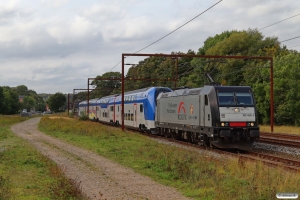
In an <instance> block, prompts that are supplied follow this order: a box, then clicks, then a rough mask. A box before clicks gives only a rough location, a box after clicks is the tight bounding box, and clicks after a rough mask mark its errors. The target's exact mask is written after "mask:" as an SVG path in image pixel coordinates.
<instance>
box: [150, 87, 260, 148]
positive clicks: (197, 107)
mask: <svg viewBox="0 0 300 200" xmlns="http://www.w3.org/2000/svg"><path fill="white" fill-rule="evenodd" d="M155 126H156V132H157V133H158V134H161V135H163V136H166V137H173V138H174V139H180V138H181V139H184V140H187V141H189V142H192V143H197V144H200V145H204V146H211V147H212V146H215V147H218V148H237V149H249V148H251V147H252V145H253V143H254V142H255V141H256V140H258V139H259V126H258V120H257V111H256V106H255V101H254V96H253V92H252V90H251V88H250V87H248V86H204V87H202V88H194V89H180V90H175V91H172V92H167V93H161V94H160V95H158V98H157V108H156V118H155Z"/></svg>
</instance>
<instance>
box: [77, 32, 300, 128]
mask: <svg viewBox="0 0 300 200" xmlns="http://www.w3.org/2000/svg"><path fill="white" fill-rule="evenodd" d="M171 54H174V55H175V54H176V55H178V54H183V53H182V52H172V53H171ZM185 54H191V55H224V56H228V55H230V56H270V57H273V62H274V65H273V69H274V115H275V123H276V124H277V125H296V126H298V125H300V115H298V112H299V111H300V93H299V86H298V85H299V80H300V54H299V52H297V51H295V50H289V49H287V48H286V46H284V45H283V46H282V45H281V44H280V42H279V41H278V38H277V37H264V36H263V35H262V33H261V32H259V31H258V30H257V29H249V30H242V31H237V30H233V31H225V32H222V33H221V34H217V35H215V36H214V37H209V38H207V39H206V41H205V42H204V45H203V46H202V47H200V48H199V49H198V51H197V52H194V51H193V50H188V52H186V53H185ZM269 66H270V63H269V61H266V60H258V59H257V60H255V59H207V58H186V57H181V58H178V60H177V59H172V58H170V57H149V58H146V59H144V60H142V61H140V62H139V63H137V64H135V65H133V66H131V67H130V68H129V70H128V72H127V74H126V77H125V78H126V81H125V91H130V90H134V89H139V88H144V87H150V86H167V87H170V88H173V89H174V88H175V87H180V86H182V87H189V88H196V87H203V86H204V85H208V84H210V80H209V79H208V78H207V76H206V74H209V75H210V76H211V77H212V78H213V79H214V81H215V82H217V83H220V84H221V85H228V86H236V85H247V86H251V87H252V89H253V92H254V96H255V99H256V105H257V108H258V115H259V121H260V123H263V124H268V123H270V67H269ZM120 77H121V73H119V72H107V73H104V74H102V75H101V76H100V75H98V76H97V78H98V79H96V80H94V81H93V82H92V85H94V86H95V89H94V90H93V91H92V92H91V94H90V98H99V97H102V96H107V95H110V94H120V93H121V83H120V81H119V80H108V79H110V78H120ZM105 79H107V80H105ZM136 79H144V80H136ZM155 79H159V80H155ZM77 98H79V99H81V100H84V99H86V92H81V93H79V94H77Z"/></svg>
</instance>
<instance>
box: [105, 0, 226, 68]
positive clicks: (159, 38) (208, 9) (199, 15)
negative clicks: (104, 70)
mask: <svg viewBox="0 0 300 200" xmlns="http://www.w3.org/2000/svg"><path fill="white" fill-rule="evenodd" d="M221 1H223V0H220V1H218V2H217V3H215V4H213V5H212V6H210V7H209V8H207V9H206V10H204V11H203V12H201V13H200V14H198V15H196V16H195V17H193V18H192V19H190V20H189V21H187V22H186V23H184V24H183V25H181V26H179V27H178V28H176V29H174V30H173V31H171V32H169V33H168V34H166V35H164V36H163V37H161V38H159V39H158V40H156V41H154V42H152V43H151V44H149V45H147V46H145V47H143V48H142V49H140V50H138V51H136V52H134V53H133V54H136V53H138V52H141V51H143V50H145V49H146V48H148V47H150V46H152V45H153V44H155V43H157V42H159V41H161V40H162V39H164V38H166V37H168V36H169V35H171V34H172V33H174V32H175V31H177V30H179V29H180V28H182V27H184V26H185V25H187V24H188V23H190V22H191V21H193V20H194V19H196V18H198V17H199V16H201V15H203V14H204V13H206V12H207V11H209V10H210V9H212V8H213V7H215V6H216V5H217V4H219V3H220V2H221ZM120 63H121V61H119V62H118V63H117V64H116V65H115V66H114V67H113V68H111V69H110V70H109V71H111V70H113V69H114V68H115V67H117V66H118V65H119V64H120Z"/></svg>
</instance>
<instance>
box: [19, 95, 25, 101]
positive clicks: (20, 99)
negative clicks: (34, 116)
mask: <svg viewBox="0 0 300 200" xmlns="http://www.w3.org/2000/svg"><path fill="white" fill-rule="evenodd" d="M24 97H25V95H19V102H21V103H22V102H23V100H24Z"/></svg>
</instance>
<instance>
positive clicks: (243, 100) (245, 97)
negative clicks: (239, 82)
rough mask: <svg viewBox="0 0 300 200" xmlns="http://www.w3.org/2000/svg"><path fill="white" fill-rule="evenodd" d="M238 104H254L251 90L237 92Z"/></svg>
mask: <svg viewBox="0 0 300 200" xmlns="http://www.w3.org/2000/svg"><path fill="white" fill-rule="evenodd" d="M235 95H236V103H237V105H253V99H252V95H251V93H249V92H236V93H235Z"/></svg>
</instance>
